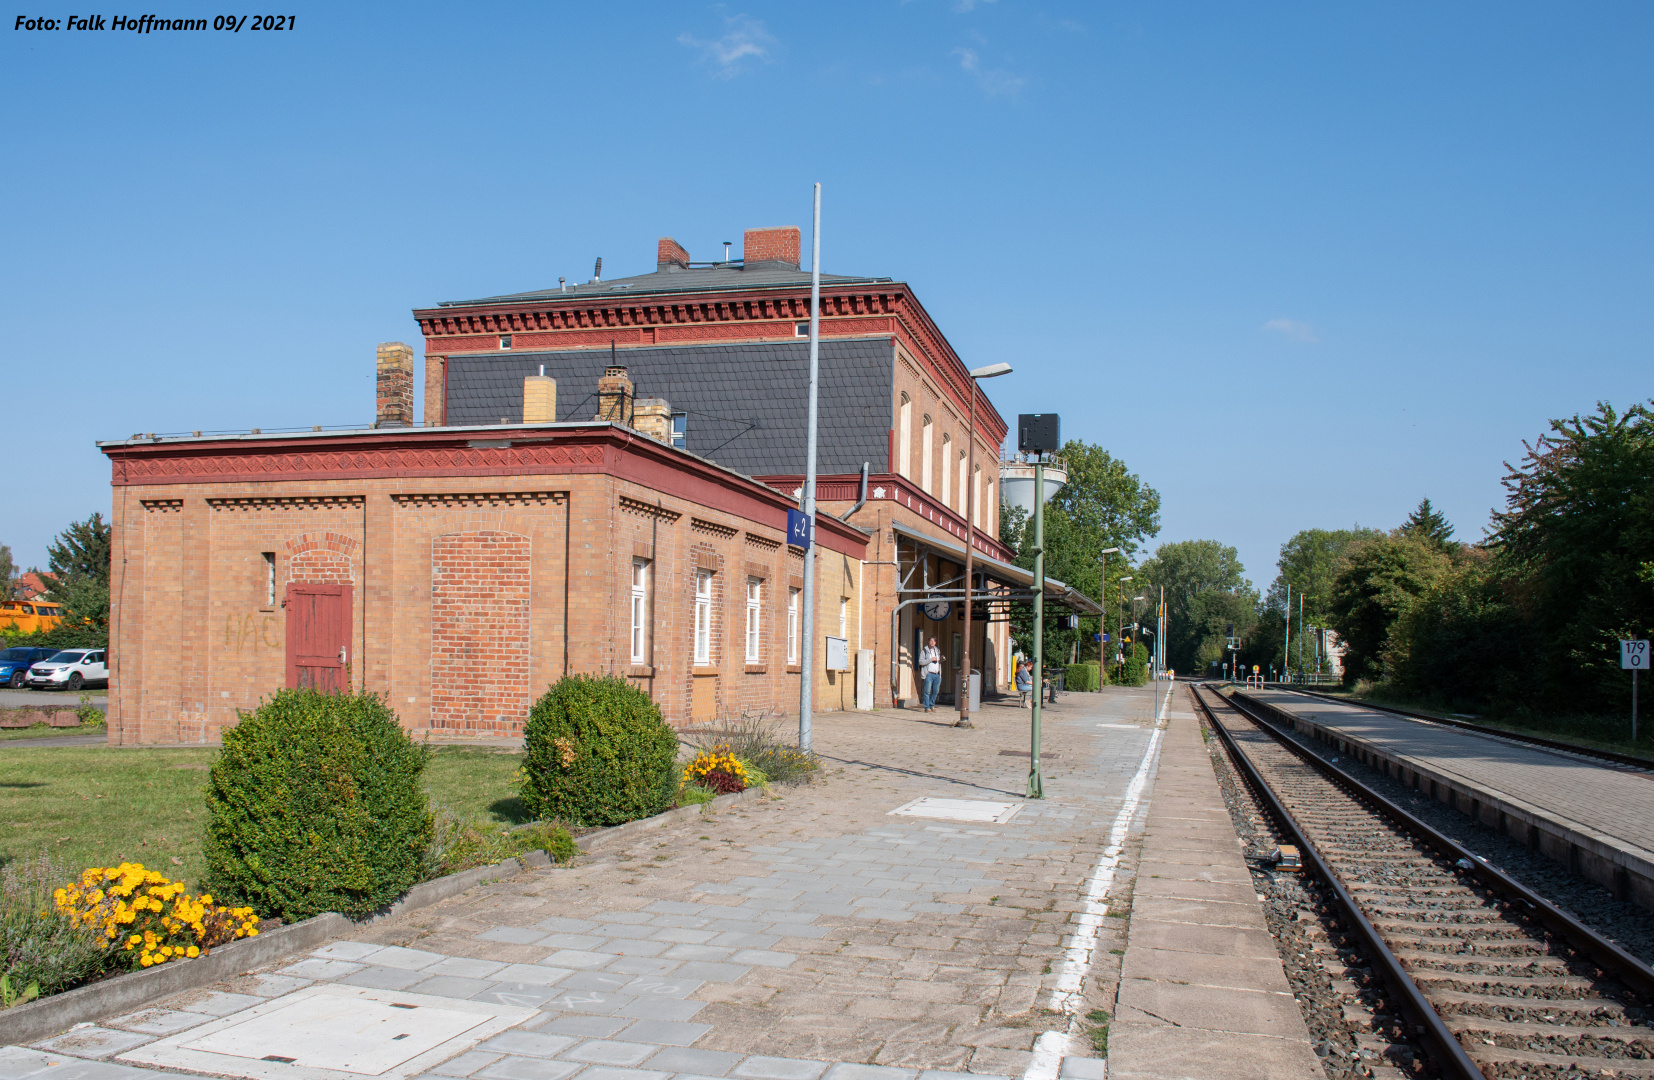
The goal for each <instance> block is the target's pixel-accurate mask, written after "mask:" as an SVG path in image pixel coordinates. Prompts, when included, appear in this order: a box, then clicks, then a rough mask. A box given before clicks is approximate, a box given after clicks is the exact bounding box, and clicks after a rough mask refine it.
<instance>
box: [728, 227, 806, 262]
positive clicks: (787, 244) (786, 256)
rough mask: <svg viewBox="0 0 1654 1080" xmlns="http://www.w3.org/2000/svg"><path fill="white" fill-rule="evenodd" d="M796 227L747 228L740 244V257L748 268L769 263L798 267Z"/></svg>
mask: <svg viewBox="0 0 1654 1080" xmlns="http://www.w3.org/2000/svg"><path fill="white" fill-rule="evenodd" d="M798 252H799V246H798V228H797V226H789V227H787V228H784V229H748V230H747V232H746V236H745V238H744V239H743V241H742V244H741V258H742V259H744V260H745V261H746V267H747V269H748V270H751V269H752V268H753V265H754V264H755V263H756V264H763V263H771V264H776V265H785V266H790V267H792V268H793V269H794V270H797V269H798Z"/></svg>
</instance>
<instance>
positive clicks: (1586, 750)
mask: <svg viewBox="0 0 1654 1080" xmlns="http://www.w3.org/2000/svg"><path fill="white" fill-rule="evenodd" d="M1271 685H1272V686H1273V687H1275V688H1277V689H1280V690H1287V691H1290V692H1291V693H1294V694H1303V695H1304V696H1305V697H1315V698H1321V699H1322V700H1324V701H1332V702H1336V703H1338V704H1341V705H1359V706H1361V707H1362V708H1363V709H1373V710H1375V711H1377V712H1387V713H1395V714H1396V715H1397V716H1405V717H1407V718H1408V719H1409V720H1428V721H1430V722H1431V723H1432V724H1444V725H1446V726H1447V727H1455V728H1463V729H1464V730H1465V731H1474V732H1476V733H1477V734H1479V735H1496V736H1498V737H1499V738H1501V739H1510V740H1511V741H1512V742H1521V743H1532V744H1533V745H1535V746H1543V747H1545V748H1546V749H1548V750H1562V751H1565V752H1567V753H1570V754H1579V755H1580V756H1582V757H1594V758H1602V759H1603V760H1604V761H1612V762H1614V763H1615V764H1617V765H1630V766H1632V767H1634V768H1637V769H1643V770H1647V771H1649V772H1654V758H1645V757H1637V756H1636V755H1634V754H1622V753H1620V752H1618V751H1617V750H1599V749H1597V748H1596V747H1594V746H1581V745H1579V744H1578V743H1570V742H1563V741H1561V740H1560V739H1547V738H1545V736H1543V735H1526V734H1523V733H1521V732H1518V731H1506V730H1505V729H1504V728H1496V727H1488V726H1487V725H1486V724H1472V723H1470V722H1469V721H1468V720H1454V719H1452V718H1450V717H1446V716H1435V715H1432V714H1430V713H1422V712H1416V711H1414V710H1412V709H1403V708H1400V707H1398V706H1395V705H1380V704H1378V703H1377V702H1373V701H1363V700H1361V699H1360V698H1347V697H1338V696H1337V695H1335V694H1323V693H1320V692H1318V691H1315V690H1305V689H1303V688H1302V687H1299V686H1293V685H1291V684H1290V683H1273V684H1271Z"/></svg>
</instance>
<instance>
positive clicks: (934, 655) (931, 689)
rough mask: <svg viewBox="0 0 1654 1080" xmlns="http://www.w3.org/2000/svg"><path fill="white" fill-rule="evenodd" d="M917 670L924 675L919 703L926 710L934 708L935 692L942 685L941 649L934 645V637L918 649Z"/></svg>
mask: <svg viewBox="0 0 1654 1080" xmlns="http://www.w3.org/2000/svg"><path fill="white" fill-rule="evenodd" d="M919 671H920V673H921V674H923V675H924V677H925V683H924V689H923V691H921V692H920V695H919V704H921V705H923V706H924V707H925V711H926V712H930V711H931V710H932V709H934V708H936V692H937V691H938V690H939V689H941V687H942V650H940V649H938V648H937V647H936V639H935V638H934V637H933V638H931V639H930V643H929V644H927V645H926V646H925V647H924V648H922V649H920V650H919Z"/></svg>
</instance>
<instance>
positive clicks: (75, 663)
mask: <svg viewBox="0 0 1654 1080" xmlns="http://www.w3.org/2000/svg"><path fill="white" fill-rule="evenodd" d="M108 655H109V654H108V653H106V652H105V651H104V650H102V649H65V650H63V651H62V652H60V653H58V654H57V655H56V656H54V657H52V658H51V659H50V660H42V661H40V662H39V663H38V664H35V665H34V666H33V667H31V668H29V686H30V688H31V689H35V690H79V689H80V688H81V687H83V686H86V685H88V684H90V683H97V684H99V685H101V686H108V685H109V664H108Z"/></svg>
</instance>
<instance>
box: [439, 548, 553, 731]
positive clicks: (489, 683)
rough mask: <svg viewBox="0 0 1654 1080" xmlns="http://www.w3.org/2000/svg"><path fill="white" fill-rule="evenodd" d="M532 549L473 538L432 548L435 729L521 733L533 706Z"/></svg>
mask: <svg viewBox="0 0 1654 1080" xmlns="http://www.w3.org/2000/svg"><path fill="white" fill-rule="evenodd" d="M530 557H531V544H530V541H529V538H528V537H526V536H521V535H519V534H516V533H505V532H468V533H457V534H449V535H446V536H438V537H436V538H435V539H434V540H433V541H432V543H431V726H432V727H433V728H447V729H452V730H459V731H493V732H520V731H522V729H523V721H524V719H525V718H526V717H527V715H528V706H529V632H528V631H529V600H530V593H531V574H530V568H531V564H530Z"/></svg>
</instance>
